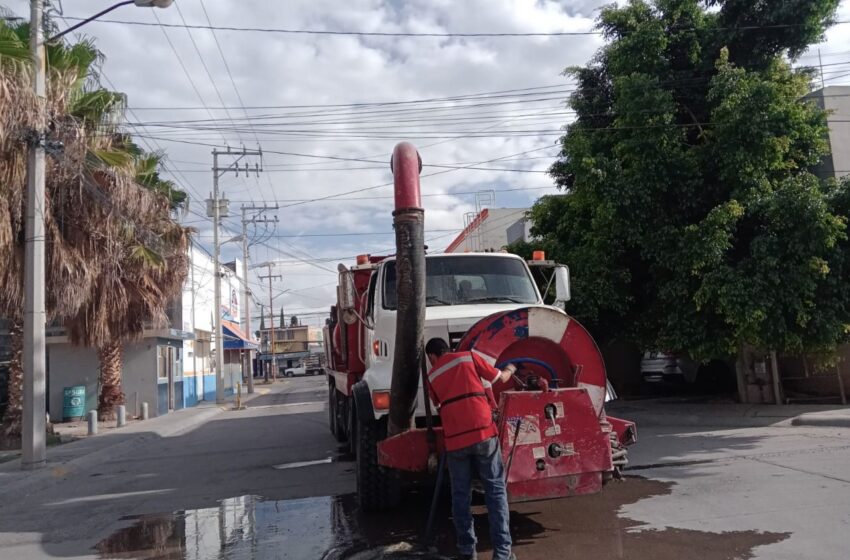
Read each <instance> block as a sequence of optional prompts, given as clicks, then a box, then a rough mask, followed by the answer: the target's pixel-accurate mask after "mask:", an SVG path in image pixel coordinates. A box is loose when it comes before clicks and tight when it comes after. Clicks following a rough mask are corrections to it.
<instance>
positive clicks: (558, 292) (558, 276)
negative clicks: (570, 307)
mask: <svg viewBox="0 0 850 560" xmlns="http://www.w3.org/2000/svg"><path fill="white" fill-rule="evenodd" d="M568 301H570V269H569V268H567V265H565V264H559V265H558V266H556V267H555V304H559V303H566V302H568Z"/></svg>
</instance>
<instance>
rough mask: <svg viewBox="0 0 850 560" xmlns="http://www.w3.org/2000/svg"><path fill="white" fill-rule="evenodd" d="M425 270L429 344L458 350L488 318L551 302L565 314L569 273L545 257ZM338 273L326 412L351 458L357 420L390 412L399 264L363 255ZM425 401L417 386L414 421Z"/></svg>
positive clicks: (454, 261) (463, 256)
mask: <svg viewBox="0 0 850 560" xmlns="http://www.w3.org/2000/svg"><path fill="white" fill-rule="evenodd" d="M425 268H426V271H425V283H426V290H425V300H426V301H425V303H426V310H425V340H426V341H427V340H428V339H430V338H433V337H441V338H443V339H445V340H446V342H448V343H449V345H450V346H451V347H453V348H454V347H455V346H456V345H457V343H458V342H459V341H460V339H461V337H463V335H464V333H466V331H467V330H468V329H469V327H471V326H472V325H473V324H475V323H476V322H477V321H478V320H479V319H482V318H484V317H487V316H488V315H492V314H494V313H499V312H503V311H509V310H513V309H519V308H523V307H534V306H544V305H547V303H548V304H551V305H555V306H557V307H562V306H563V303H564V302H565V301H568V300H569V297H570V295H569V270H568V269H567V267H566V266H565V265H560V264H556V263H554V262H552V261H548V260H546V259H545V256H544V255H543V254H542V252H537V251H536V252H535V254H534V259H533V260H530V261H525V260H523V259H522V258H521V257H519V256H517V255H513V254H509V253H460V254H434V255H427V256H426V257H425ZM339 270H340V277H339V287H338V292H339V293H338V302H337V305H336V306H334V308H333V310H332V313H331V317H330V319H329V320H328V324H327V326H326V329H325V340H326V353H327V364H328V365H327V368H326V371H327V374H328V380H329V404H328V409H329V416H330V418H329V421H330V424H331V432H332V433H334V434H335V435H336V436H337V439H338V440H339V441H345V440H346V439H348V440H349V442H350V443H351V445H352V451H353V450H354V449H353V446H354V444H355V442H354V441H352V440H353V438H352V437H350V436H353V435H354V434H355V432H356V424H357V415H360V416H361V417H369V418H371V419H374V420H376V421H377V420H381V419H382V418H383V417H385V416H386V415H387V413H388V411H389V391H390V385H391V380H392V365H393V351H394V348H395V333H396V319H397V318H396V308H397V303H398V302H397V294H396V259H395V258H394V257H375V256H369V255H362V256H361V257H358V262H357V264H356V265H354V266H352V267H350V268H346V267H345V266H343V265H340V268H339ZM532 271H533V272H534V274H532ZM538 283H540V284H541V288H538ZM541 289H542V292H543V293H541ZM355 385H357V391H355V390H354V389H355ZM420 385H421V384H420ZM355 392H357V393H358V394H356V395H355ZM422 394H423V393H422V391H421V386H420V391H419V396H418V402H417V406H416V418H417V419H421V418H422V417H423V416H424V414H425V407H424V401H423V397H422ZM355 401H359V404H358V403H356V402H355ZM355 405H357V406H355Z"/></svg>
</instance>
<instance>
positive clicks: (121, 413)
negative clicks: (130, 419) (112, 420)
mask: <svg viewBox="0 0 850 560" xmlns="http://www.w3.org/2000/svg"><path fill="white" fill-rule="evenodd" d="M126 423H127V407H126V406H124V405H123V404H119V405H118V422H117V424H116V427H118V428H120V427H122V426H124V424H126Z"/></svg>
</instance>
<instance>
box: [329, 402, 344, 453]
mask: <svg viewBox="0 0 850 560" xmlns="http://www.w3.org/2000/svg"><path fill="white" fill-rule="evenodd" d="M331 398H332V399H333V401H334V419H333V424H334V432H333V433H334V436H336V440H337V441H338V442H339V443H343V442H344V441H345V417H344V416H343V415H344V414H345V397H344V396H343V395H342V393H340V392H339V391H337V390H336V389H334V394H333V397H331Z"/></svg>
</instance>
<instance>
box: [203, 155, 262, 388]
mask: <svg viewBox="0 0 850 560" xmlns="http://www.w3.org/2000/svg"><path fill="white" fill-rule="evenodd" d="M212 155H213V167H212V171H213V192H212V198H211V199H209V200H207V216H209V217H211V218H212V219H213V273H214V274H213V279H214V285H215V289H214V292H215V296H214V297H215V302H214V304H213V306H214V309H213V311H214V321H215V402H216V403H217V404H224V335H223V334H222V329H221V243H219V238H218V233H219V232H218V229H219V226H220V225H221V218H223V217H227V216H228V215H229V214H228V213H229V209H228V205H229V203H230V201H229V200H227V199H222V198H219V195H218V179H219V177H221V176H222V175H224V174H225V173H228V172H230V171H233V172H235V173H236V176H237V177H238V176H239V171H240V167H239V162H240V161H241V160H242V159H243V158H245V157H248V156H259V157H261V158H262V155H263V152H262V151H261V150H259V149H257V150H247V149H245V148H244V147H243V148H242V149H241V150H233V149H231V148H230V146H228V147H227V150H218V149H214V150H213V151H212ZM219 156H230V157H232V158H234V159H233V160H232V161H231V162H230V164H228V165H227V166H225V167H219V165H218V157H219ZM241 169H242V170H244V172H245V174H246V175H247V174H248V173H250V172H251V171H253V172H254V173H256V174H257V175H258V176H259V174H260V172H261V171H262V170H263V169H262V167H261V166H260V164H259V163H255V164H254V168H253V169H251V168H250V167H249V166H248V163H247V162H246V163H245V166H244V167H243V168H241ZM246 280H247V278H246Z"/></svg>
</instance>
